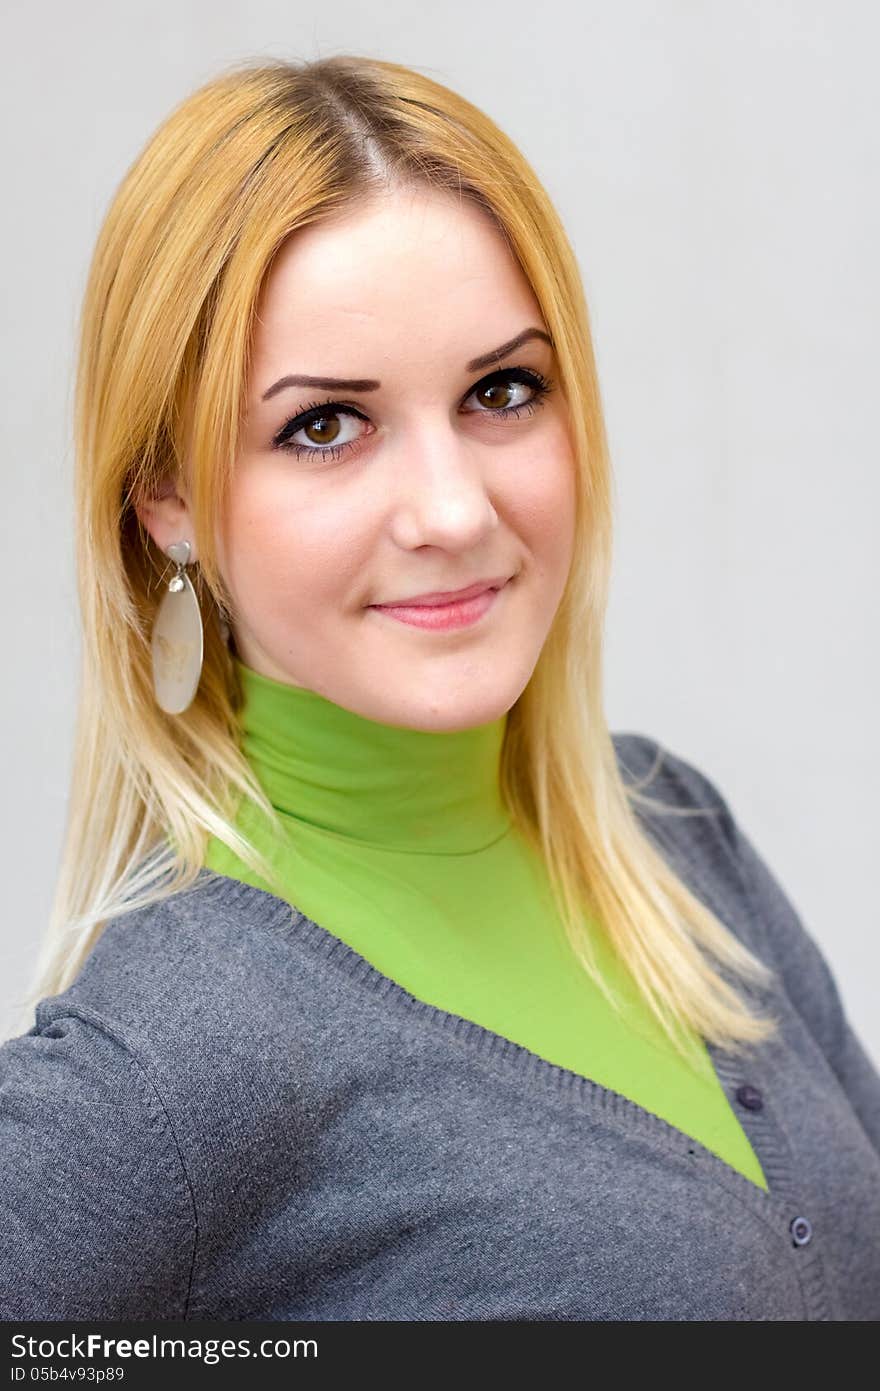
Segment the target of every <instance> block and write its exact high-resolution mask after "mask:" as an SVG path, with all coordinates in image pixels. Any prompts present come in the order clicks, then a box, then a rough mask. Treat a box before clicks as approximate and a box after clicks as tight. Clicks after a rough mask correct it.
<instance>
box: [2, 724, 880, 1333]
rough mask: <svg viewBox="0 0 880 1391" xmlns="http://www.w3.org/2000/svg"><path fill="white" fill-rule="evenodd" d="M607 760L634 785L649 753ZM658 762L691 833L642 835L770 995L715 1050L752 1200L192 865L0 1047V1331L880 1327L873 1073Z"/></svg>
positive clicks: (693, 782) (796, 925)
mask: <svg viewBox="0 0 880 1391" xmlns="http://www.w3.org/2000/svg"><path fill="white" fill-rule="evenodd" d="M614 743H615V749H616V751H617V755H618V759H619V761H620V764H621V768H622V771H623V774H624V777H625V780H626V781H630V780H631V776H632V777H640V776H641V775H642V774H643V773H645V772H646V771H647V770H648V769H649V768H650V766H651V764H652V762H653V761H654V759H655V755H658V754H659V752H660V750H659V749H658V745H657V744H656V743H655V742H654V741H653V740H650V739H648V738H645V737H644V736H641V735H635V734H619V735H615V736H614ZM663 752H664V757H663V759H662V763H661V765H660V767H659V769H658V771H657V773H656V775H655V776H654V778H653V780H652V782H651V785H650V787H649V788H648V789H647V790H648V791H649V792H650V794H651V795H652V796H654V797H657V798H659V799H660V800H662V801H665V802H668V803H670V804H672V805H676V806H700V807H703V808H707V809H709V811H710V814H709V815H708V816H705V817H704V816H699V817H684V818H678V817H676V818H670V817H659V816H656V815H655V814H654V813H650V814H645V813H644V812H642V811H641V810H639V811H638V813H637V814H638V815H639V816H640V817H641V818H642V820H643V822H644V824H645V826H646V828H647V830H648V832H649V834H650V835H651V837H652V839H653V840H654V842H655V843H656V844H657V845H658V846H659V847H661V849H662V850H663V853H664V854H665V855H666V856H667V857H668V858H669V860H670V861H671V862H672V863H674V865H675V867H676V868H677V870H678V872H679V873H680V874H682V875H683V877H684V878H685V879H686V880H687V882H688V883H689V884H690V886H691V887H692V888H693V889H694V890H695V892H697V893H698V894H699V895H700V896H701V897H702V898H703V899H704V901H706V902H707V903H709V905H710V906H711V907H712V908H713V909H714V910H715V911H716V912H717V913H718V914H719V915H720V916H721V917H722V919H723V920H724V921H726V922H727V923H728V924H729V925H730V926H731V927H732V929H733V930H734V931H735V932H736V933H737V935H739V936H740V937H741V939H742V940H743V941H745V942H746V943H747V944H748V945H749V946H751V947H752V948H753V949H754V950H755V951H756V952H757V954H758V955H759V956H761V957H762V959H764V960H766V961H767V962H768V963H769V964H771V965H772V966H774V967H775V968H776V969H777V971H778V973H779V974H778V979H779V982H780V989H779V992H778V993H777V994H775V995H774V997H773V1001H772V1003H773V1006H774V1007H775V1008H776V1010H777V1011H778V1012H779V1013H780V1014H781V1017H782V1021H783V1033H782V1037H781V1039H777V1040H775V1041H773V1042H771V1043H770V1044H768V1045H763V1046H761V1047H760V1048H759V1049H758V1050H757V1052H756V1053H755V1056H754V1058H753V1060H752V1061H751V1062H749V1063H747V1064H745V1065H744V1064H742V1063H738V1062H736V1061H735V1060H734V1059H733V1058H732V1057H730V1056H729V1055H726V1054H722V1053H720V1052H719V1051H718V1050H717V1049H715V1048H714V1047H711V1048H710V1054H711V1056H712V1060H713V1063H714V1065H715V1067H716V1069H717V1072H718V1076H719V1078H720V1080H721V1082H722V1084H723V1086H724V1088H725V1090H726V1092H727V1095H728V1097H729V1098H730V1102H731V1104H732V1105H733V1106H734V1107H735V1109H736V1112H737V1115H738V1117H739V1119H740V1121H741V1122H742V1124H743V1126H744V1128H745V1131H746V1133H747V1135H748V1137H749V1140H750V1142H751V1144H752V1145H753V1147H754V1149H755V1152H756V1153H757V1155H758V1158H759V1160H760V1163H761V1166H762V1168H763V1171H764V1174H765V1176H766V1179H767V1182H768V1185H769V1191H766V1190H764V1189H762V1188H759V1187H758V1186H757V1185H755V1184H753V1183H751V1182H750V1181H749V1180H748V1179H747V1178H746V1177H745V1176H744V1175H743V1174H741V1173H740V1172H739V1171H738V1170H735V1169H733V1168H732V1167H731V1166H730V1165H728V1164H727V1163H726V1162H725V1161H724V1160H722V1159H721V1158H720V1157H718V1156H717V1155H715V1154H714V1153H713V1152H711V1151H709V1150H707V1149H705V1148H703V1147H702V1146H701V1145H700V1144H699V1143H698V1142H697V1141H696V1140H694V1139H692V1138H691V1137H690V1136H688V1135H686V1134H685V1133H684V1132H682V1131H680V1130H678V1129H676V1128H675V1127H674V1126H672V1125H670V1124H668V1123H667V1122H666V1121H665V1120H663V1119H662V1118H661V1117H659V1116H657V1115H655V1114H653V1113H652V1112H650V1111H647V1110H645V1109H644V1108H643V1107H641V1106H639V1105H637V1104H635V1103H634V1102H632V1101H630V1100H629V1099H627V1098H625V1097H623V1096H621V1095H620V1094H619V1093H616V1092H614V1091H611V1090H609V1089H607V1088H605V1087H603V1086H600V1085H598V1084H597V1083H595V1082H592V1081H590V1080H589V1079H587V1078H586V1077H582V1076H580V1075H579V1074H577V1073H574V1072H571V1071H569V1070H567V1069H566V1068H563V1067H559V1066H557V1065H555V1064H553V1063H550V1062H548V1061H547V1060H545V1059H542V1058H540V1057H539V1056H538V1055H536V1054H534V1053H532V1052H530V1051H529V1050H528V1049H526V1048H524V1047H522V1046H520V1045H519V1044H517V1043H515V1042H513V1041H512V1040H509V1039H505V1038H503V1037H501V1036H500V1035H498V1034H495V1033H492V1032H491V1031H489V1030H488V1029H485V1028H482V1027H480V1026H479V1025H477V1024H476V1023H473V1022H471V1021H468V1020H465V1019H462V1018H459V1017H458V1016H456V1015H454V1014H450V1013H447V1012H445V1011H443V1010H442V1009H438V1008H435V1007H434V1006H432V1005H430V1004H427V1003H426V1002H424V1001H420V1000H417V999H415V998H413V997H412V996H411V995H409V994H408V993H407V992H406V991H405V990H404V989H403V988H402V987H401V986H399V985H398V984H397V983H395V982H394V981H392V980H391V979H389V978H388V977H387V976H384V975H382V974H381V973H380V972H379V971H378V970H376V969H374V968H373V966H372V965H371V964H370V963H369V962H367V961H366V960H365V958H363V957H362V956H360V955H359V954H358V953H356V952H355V951H353V950H352V949H351V948H349V947H348V946H347V945H346V944H345V943H343V942H342V941H341V940H340V939H339V938H337V937H334V936H332V935H331V934H330V933H329V932H328V931H326V930H325V929H324V928H322V927H320V926H318V925H316V924H315V923H314V922H313V921H311V920H310V919H308V918H306V917H304V916H303V915H302V914H301V913H299V912H297V911H296V910H295V909H292V908H291V907H290V906H289V905H288V904H286V903H285V902H283V901H282V900H281V899H279V898H276V897H274V896H272V895H270V894H267V893H264V892H262V891H261V890H259V889H256V888H253V887H252V886H250V885H247V884H244V883H241V882H239V881H237V880H232V879H229V878H226V877H224V876H220V875H215V874H213V873H211V872H209V871H203V872H202V874H201V876H200V877H199V879H198V881H197V883H196V885H195V887H194V888H193V889H191V890H190V891H186V892H178V893H176V894H174V895H173V896H172V897H171V898H170V899H167V900H166V901H165V902H164V903H163V904H161V905H159V906H155V907H152V908H149V909H146V910H141V911H137V912H135V913H132V914H128V915H124V916H122V917H118V918H114V919H113V920H112V921H111V922H110V923H109V924H108V925H107V927H106V928H105V930H104V932H103V934H102V936H101V937H100V938H99V941H98V943H97V945H96V946H95V948H94V949H93V951H92V953H91V955H90V956H89V958H88V959H87V961H86V963H85V966H84V968H83V969H82V970H81V972H80V975H79V977H78V979H77V980H76V981H75V983H74V984H73V985H72V986H71V987H70V988H69V989H67V990H66V991H64V993H63V994H60V995H56V996H52V997H50V998H48V999H46V1000H43V1001H42V1002H41V1003H40V1004H39V1006H38V1007H37V1011H36V1023H35V1025H34V1026H33V1027H32V1028H31V1029H30V1030H29V1031H28V1033H26V1034H23V1035H22V1036H20V1037H18V1038H15V1039H11V1040H8V1041H7V1042H6V1043H4V1044H3V1046H2V1048H0V1101H2V1106H0V1169H2V1174H3V1180H2V1193H0V1315H2V1317H3V1318H4V1319H6V1320H18V1319H34V1320H36V1319H83V1320H84V1319H147V1318H149V1319H188V1320H192V1319H222V1320H244V1319H268V1320H288V1319H290V1320H312V1319H318V1320H364V1319H377V1320H378V1319H391V1320H404V1319H442V1320H457V1319H461V1320H464V1319H480V1320H490V1319H505V1320H510V1319H515V1320H526V1319H567V1320H593V1319H603V1320H611V1319H613V1320H630V1319H662V1320H677V1319H689V1320H695V1319H713V1320H714V1319H724V1320H727V1319H744V1320H751V1319H773V1320H777V1319H795V1320H801V1319H876V1318H878V1317H880V1077H878V1073H877V1071H876V1070H875V1068H874V1066H873V1064H872V1062H871V1061H870V1059H869V1058H868V1056H867V1055H866V1053H865V1051H864V1050H863V1048H862V1047H861V1046H860V1043H859V1041H858V1039H857V1038H856V1036H855V1035H854V1033H853V1031H852V1029H851V1027H850V1025H849V1023H848V1021H847V1018H846V1016H845V1013H844V1010H843V1008H842V1006H841V1001H840V998H839V995H838V991H837V989H836V986H835V981H834V978H833V976H832V974H831V972H830V970H829V967H828V965H827V963H826V961H825V960H824V958H823V956H822V955H821V954H820V952H819V950H818V949H817V946H816V944H815V942H814V941H813V939H812V938H811V936H810V935H809V934H808V932H807V931H806V929H805V928H804V926H803V925H802V923H801V922H800V920H799V918H798V917H797V915H796V913H795V911H794V909H793V907H792V906H791V904H790V902H789V901H788V900H787V899H786V897H785V895H784V893H783V891H782V889H781V887H780V886H779V884H778V883H777V882H776V880H775V879H774V878H773V877H772V876H771V874H770V872H769V871H768V869H767V868H766V866H765V865H764V863H763V862H762V860H761V859H760V858H759V856H758V855H757V853H756V852H755V850H754V848H753V847H752V846H751V844H750V843H749V841H748V840H747V838H746V836H745V835H744V834H743V832H742V830H741V829H740V828H739V827H738V826H737V825H736V823H735V821H734V820H733V818H732V816H731V813H730V810H729V808H728V807H727V804H726V803H725V802H724V801H723V799H722V798H721V796H720V794H719V792H718V790H717V789H716V788H715V786H714V785H713V784H712V783H711V782H710V781H708V779H707V778H706V777H705V776H704V775H703V774H702V773H700V772H699V771H698V770H697V769H696V768H695V767H693V766H692V765H691V764H689V763H686V762H685V761H684V760H683V759H680V758H677V757H675V756H674V755H673V754H671V753H670V752H669V751H663ZM755 998H756V999H758V998H762V997H759V996H757V995H756V996H755ZM763 998H766V997H763Z"/></svg>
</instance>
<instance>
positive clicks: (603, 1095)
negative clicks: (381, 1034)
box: [186, 869, 806, 1254]
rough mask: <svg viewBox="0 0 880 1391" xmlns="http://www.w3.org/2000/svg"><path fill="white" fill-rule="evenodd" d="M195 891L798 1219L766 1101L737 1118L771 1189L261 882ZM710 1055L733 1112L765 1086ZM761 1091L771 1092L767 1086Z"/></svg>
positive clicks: (208, 885)
mask: <svg viewBox="0 0 880 1391" xmlns="http://www.w3.org/2000/svg"><path fill="white" fill-rule="evenodd" d="M196 890H202V891H204V892H206V893H208V894H209V895H211V896H212V897H216V896H219V897H220V898H221V899H222V900H223V901H225V902H229V903H230V904H232V905H238V906H240V907H243V908H245V909H246V910H247V911H248V913H249V918H250V920H251V921H253V922H255V923H258V924H259V925H260V926H261V927H265V928H267V929H270V930H272V929H278V928H285V927H286V928H288V929H289V930H291V931H293V932H294V933H295V934H296V936H297V937H298V939H299V940H300V941H302V942H303V943H304V944H305V945H306V946H307V947H308V948H309V949H310V950H312V951H313V952H315V954H316V955H318V956H319V957H321V958H323V959H324V960H325V961H327V962H328V963H329V964H330V965H331V966H332V967H333V968H334V970H337V971H339V972H340V973H341V974H342V975H344V976H347V977H348V978H349V979H350V980H351V981H352V982H353V983H355V984H356V985H358V986H361V987H364V988H365V989H367V990H368V991H369V992H371V993H372V994H373V995H376V996H379V997H381V998H382V999H383V1000H385V1001H386V1003H387V1004H389V1005H390V1006H391V1007H392V1008H393V1009H395V1011H397V1012H398V1013H402V1014H403V1015H406V1016H409V1017H410V1018H411V1019H412V1020H413V1021H414V1022H415V1023H416V1024H417V1025H419V1026H426V1027H428V1028H431V1029H432V1030H434V1031H435V1032H437V1033H438V1034H440V1035H441V1036H442V1037H444V1038H445V1039H446V1040H447V1041H448V1042H449V1043H450V1044H452V1045H457V1046H459V1047H461V1046H463V1047H465V1048H467V1050H468V1051H469V1052H470V1053H472V1054H473V1055H474V1056H476V1057H478V1058H482V1059H483V1060H484V1061H485V1062H487V1063H488V1064H490V1065H491V1066H494V1067H500V1068H501V1069H502V1071H504V1072H506V1073H508V1074H509V1075H511V1076H516V1077H517V1078H518V1079H519V1080H520V1081H521V1082H522V1081H527V1082H528V1083H530V1084H534V1085H537V1086H538V1087H540V1088H541V1089H542V1090H543V1091H544V1092H545V1093H548V1094H551V1095H553V1094H555V1095H556V1096H558V1097H560V1098H561V1099H563V1100H569V1101H570V1102H572V1103H574V1104H575V1105H578V1104H580V1105H582V1106H584V1107H585V1109H586V1110H588V1111H590V1112H593V1113H596V1114H597V1115H598V1116H599V1118H600V1119H601V1120H602V1121H604V1122H605V1123H607V1124H610V1125H611V1126H612V1127H614V1126H617V1127H618V1128H619V1129H621V1130H623V1131H624V1132H625V1133H626V1132H627V1131H631V1130H632V1127H633V1125H635V1127H636V1128H637V1129H638V1130H639V1131H640V1132H641V1134H642V1136H643V1137H646V1138H648V1139H649V1140H650V1141H651V1142H652V1143H653V1144H655V1145H656V1146H658V1147H659V1148H661V1149H663V1150H664V1151H665V1152H667V1153H668V1152H669V1151H670V1150H672V1151H673V1152H675V1153H678V1154H680V1155H682V1156H684V1155H687V1154H690V1155H691V1156H693V1157H694V1159H695V1160H697V1161H698V1170H695V1171H696V1172H699V1173H700V1174H703V1175H705V1176H706V1177H709V1178H711V1179H713V1180H714V1181H716V1182H718V1183H721V1184H722V1186H724V1187H726V1188H728V1189H730V1188H732V1189H733V1191H734V1192H735V1194H736V1196H737V1197H739V1198H741V1199H742V1200H743V1201H745V1202H746V1203H747V1204H748V1206H749V1207H750V1208H751V1209H752V1211H754V1212H755V1213H756V1214H757V1215H758V1216H760V1217H762V1218H764V1219H765V1220H766V1219H768V1218H769V1219H771V1220H774V1224H775V1220H777V1219H778V1220H781V1221H784V1222H785V1223H786V1225H787V1224H788V1223H789V1222H790V1221H791V1220H792V1219H793V1218H794V1217H795V1216H796V1215H797V1212H796V1210H795V1208H794V1207H793V1206H792V1199H793V1197H794V1193H793V1192H792V1185H791V1165H790V1157H789V1153H788V1147H787V1143H786V1141H785V1137H784V1135H783V1134H782V1133H781V1132H780V1131H779V1129H778V1128H777V1127H775V1126H774V1125H773V1123H772V1121H771V1119H770V1116H769V1114H768V1103H767V1101H766V1095H765V1102H764V1106H763V1107H762V1109H761V1110H759V1111H754V1110H749V1111H748V1114H747V1116H744V1117H742V1118H741V1119H740V1117H739V1115H738V1117H737V1118H738V1119H740V1123H741V1124H742V1127H743V1130H744V1131H745V1134H746V1136H747V1138H748V1140H749V1142H750V1144H751V1145H752V1147H753V1149H754V1151H755V1154H756V1155H757V1158H758V1162H759V1164H760V1166H761V1169H762V1171H763V1173H764V1177H765V1179H766V1180H767V1187H766V1188H762V1187H761V1186H760V1185H758V1184H756V1183H754V1182H753V1181H752V1180H751V1179H749V1178H747V1177H746V1176H745V1174H743V1173H742V1172H741V1171H740V1170H739V1169H736V1168H734V1167H733V1165H731V1164H729V1163H728V1162H727V1160H725V1159H722V1157H721V1156H720V1155H718V1154H716V1153H715V1151H714V1150H711V1149H708V1148H707V1147H706V1146H705V1145H703V1144H702V1143H701V1142H700V1141H699V1140H697V1139H695V1137H694V1136H692V1135H689V1134H688V1133H687V1132H686V1131H684V1130H681V1129H680V1128H679V1127H678V1126H676V1125H673V1124H672V1122H671V1121H667V1120H666V1119H665V1117H663V1116H660V1115H658V1114H657V1113H656V1112H655V1111H650V1110H648V1108H647V1107H645V1106H642V1105H640V1103H639V1102H637V1101H633V1100H632V1099H631V1098H630V1097H627V1096H624V1095H623V1094H622V1093H621V1092H617V1091H615V1090H614V1089H613V1088H611V1087H606V1086H604V1085H603V1084H602V1083H601V1082H598V1081H596V1080H595V1079H593V1078H591V1077H587V1076H586V1074H584V1073H580V1072H575V1071H573V1070H572V1069H570V1068H567V1067H564V1066H563V1065H562V1064H560V1063H554V1062H551V1061H550V1060H549V1059H548V1058H544V1057H542V1056H541V1054H539V1053H535V1052H534V1051H533V1050H532V1049H530V1048H528V1047H526V1046H525V1044H521V1043H517V1042H516V1041H515V1040H514V1039H511V1038H507V1037H506V1036H505V1035H504V1034H499V1033H496V1032H495V1031H494V1030H492V1029H489V1028H487V1027H486V1026H485V1025H483V1024H478V1023H477V1022H476V1021H475V1020H472V1019H466V1018H465V1017H464V1016H462V1015H458V1014H454V1013H453V1012H452V1011H450V1010H445V1009H443V1008H442V1007H441V1006H439V1005H434V1004H431V1003H430V1002H429V1001H427V1000H423V999H420V998H419V997H418V996H415V995H413V994H411V993H410V992H409V991H408V990H406V989H405V987H404V986H402V985H401V984H400V983H399V982H398V981H395V980H394V979H393V978H392V977H391V976H388V975H385V974H384V972H382V971H380V970H379V969H378V967H376V966H374V965H373V963H372V962H371V961H368V960H367V958H366V957H365V956H362V955H361V954H360V952H358V951H356V950H355V949H354V948H353V947H350V946H349V945H348V943H347V942H344V941H343V940H342V938H341V937H337V936H336V935H335V933H332V932H331V931H330V930H329V929H328V928H325V927H322V926H321V925H320V924H319V923H316V922H315V921H314V920H313V919H312V918H309V917H307V916H306V915H305V914H304V913H302V912H301V911H300V910H299V909H298V908H296V907H294V906H293V905H292V904H291V903H289V902H288V901H287V900H286V899H283V898H279V897H278V896H277V895H275V894H273V893H270V892H269V891H268V890H266V889H259V888H257V887H256V885H254V884H249V883H246V882H245V881H243V880H239V879H232V878H229V877H228V876H227V875H223V874H219V873H217V872H216V871H214V870H209V869H203V870H201V872H200V874H199V877H198V878H197V879H196V880H195V881H194V883H193V885H192V886H191V887H190V888H189V889H188V890H187V891H186V893H187V894H190V893H193V892H194V891H196ZM706 1049H707V1052H708V1055H709V1058H710V1061H711V1063H712V1067H713V1068H714V1070H715V1074H716V1076H717V1078H718V1080H719V1082H720V1084H721V1086H722V1088H723V1090H724V1094H725V1096H726V1097H727V1099H728V1101H729V1102H730V1104H731V1105H732V1106H733V1105H735V1104H736V1101H735V1097H734V1091H735V1088H736V1087H737V1086H739V1085H741V1084H742V1083H743V1082H745V1081H747V1080H749V1079H751V1082H752V1085H754V1084H755V1082H756V1081H757V1082H760V1081H761V1080H762V1079H761V1077H760V1075H759V1074H758V1073H757V1071H756V1065H753V1066H752V1067H750V1068H749V1069H748V1078H747V1077H746V1076H744V1075H743V1071H742V1069H743V1064H742V1063H741V1062H740V1061H739V1060H738V1059H736V1058H734V1057H732V1056H731V1055H730V1054H728V1053H726V1052H724V1051H723V1050H721V1049H719V1048H718V1047H717V1046H716V1045H714V1044H712V1043H710V1042H708V1041H707V1042H706ZM758 1051H759V1052H760V1050H758ZM760 1089H761V1090H762V1091H763V1090H764V1088H763V1087H761V1088H760ZM804 1254H806V1252H805V1253H804Z"/></svg>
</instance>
